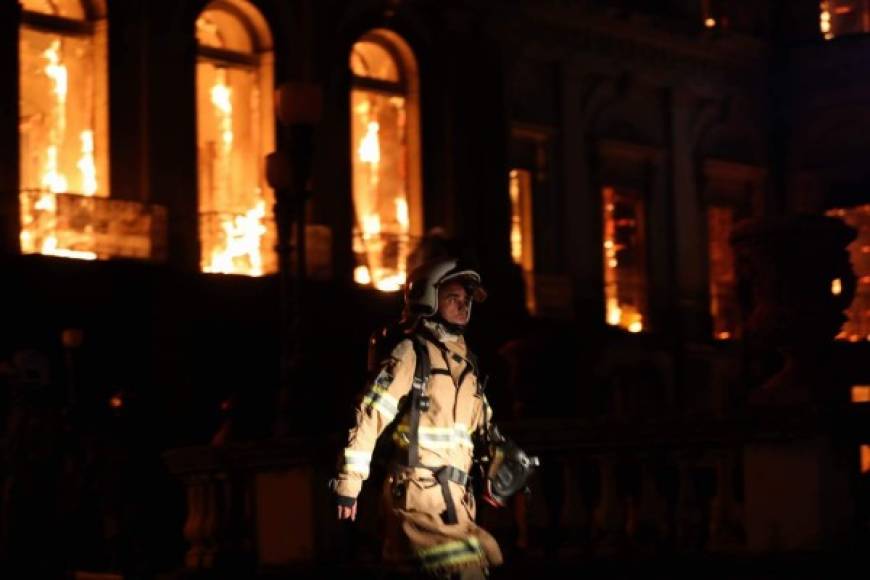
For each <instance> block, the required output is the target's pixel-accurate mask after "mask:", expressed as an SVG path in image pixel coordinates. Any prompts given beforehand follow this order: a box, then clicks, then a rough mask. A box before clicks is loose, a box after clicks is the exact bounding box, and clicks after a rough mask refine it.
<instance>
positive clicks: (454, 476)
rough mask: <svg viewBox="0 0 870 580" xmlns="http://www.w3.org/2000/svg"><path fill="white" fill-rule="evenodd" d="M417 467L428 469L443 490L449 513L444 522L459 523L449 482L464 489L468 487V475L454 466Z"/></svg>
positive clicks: (442, 493)
mask: <svg viewBox="0 0 870 580" xmlns="http://www.w3.org/2000/svg"><path fill="white" fill-rule="evenodd" d="M415 467H420V468H423V469H428V470H429V471H431V472H432V475H433V476H434V477H435V481H437V482H438V486H439V487H440V488H441V496H442V497H443V498H444V506H445V508H446V512H447V513H446V515H445V517H444V522H445V523H447V524H456V523H458V522H459V519H458V518H457V517H456V504H454V503H453V496H452V495H450V484H449V482H451V481H452V482H453V483H458V484H459V485H461V486H462V487H465V486H467V485H468V479H469V476H468V473H466V472H465V471H462V470H461V469H459V468H458V467H454V466H452V465H442V466H441V467H431V466H429V465H417V466H415Z"/></svg>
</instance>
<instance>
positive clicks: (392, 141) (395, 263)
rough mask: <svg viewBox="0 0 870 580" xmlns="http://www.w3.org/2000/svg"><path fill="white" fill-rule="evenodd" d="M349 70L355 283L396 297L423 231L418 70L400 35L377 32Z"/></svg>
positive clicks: (360, 45)
mask: <svg viewBox="0 0 870 580" xmlns="http://www.w3.org/2000/svg"><path fill="white" fill-rule="evenodd" d="M349 65H350V70H351V73H352V89H351V95H350V117H351V134H350V141H351V159H352V172H353V206H354V226H353V252H354V256H355V260H356V267H355V269H354V280H355V281H356V282H357V283H358V284H361V285H366V286H373V287H375V288H377V289H379V290H382V291H396V290H399V289H401V287H402V285H403V284H404V283H405V278H406V275H407V262H408V257H409V255H410V253H411V250H412V244H414V243H415V241H416V240H417V239H418V238H419V236H420V232H421V228H422V223H421V221H422V220H421V216H420V214H421V203H420V166H419V165H420V164H419V129H418V125H419V122H418V104H417V88H416V85H417V78H416V64H415V61H414V57H413V54H412V53H411V50H410V49H409V48H408V46H407V45H406V44H405V43H404V41H402V40H401V39H400V38H399V37H398V36H397V35H395V34H394V33H391V32H389V31H386V30H374V31H371V32H369V33H368V34H366V35H364V36H363V37H362V38H361V39H360V40H359V41H357V42H356V43H355V44H354V45H353V48H352V50H351V54H350V63H349Z"/></svg>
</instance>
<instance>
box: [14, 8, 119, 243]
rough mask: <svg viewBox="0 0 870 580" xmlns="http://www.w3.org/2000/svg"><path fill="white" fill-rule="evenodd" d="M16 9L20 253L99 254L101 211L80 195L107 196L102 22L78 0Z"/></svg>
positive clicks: (102, 235) (104, 35) (102, 233)
mask: <svg viewBox="0 0 870 580" xmlns="http://www.w3.org/2000/svg"><path fill="white" fill-rule="evenodd" d="M21 5H22V16H21V29H20V36H19V87H20V122H19V127H20V128H19V152H20V195H19V199H20V209H21V232H20V241H21V251H22V252H23V253H26V254H34V253H41V254H48V255H55V256H63V257H69V258H82V259H95V258H97V257H104V256H105V255H106V254H107V253H109V252H108V250H106V247H107V244H106V243H105V242H106V240H105V239H104V238H105V237H106V232H105V231H101V229H100V227H99V226H97V227H95V226H94V224H95V222H96V221H97V216H96V214H97V213H98V211H102V210H106V209H107V208H108V207H109V206H108V205H101V204H96V203H95V200H93V199H84V198H94V197H106V196H108V194H109V192H108V184H109V171H108V169H109V168H108V131H107V126H108V90H107V73H106V67H107V64H106V63H107V52H106V46H107V26H106V20H105V18H101V17H100V15H99V14H97V12H98V11H97V10H96V9H95V8H94V7H91V6H90V5H87V6H86V5H85V3H83V2H81V1H79V0H22V1H21ZM112 207H114V206H112ZM94 208H98V209H96V210H95V209H94Z"/></svg>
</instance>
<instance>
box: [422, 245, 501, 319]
mask: <svg viewBox="0 0 870 580" xmlns="http://www.w3.org/2000/svg"><path fill="white" fill-rule="evenodd" d="M450 280H459V281H462V282H463V283H464V284H465V287H466V290H467V291H468V294H469V296H471V298H472V299H473V300H474V301H476V302H483V301H484V300H485V299H486V291H485V290H484V289H483V288H482V287H481V286H480V274H478V273H477V272H476V271H474V270H472V269H471V268H468V267H465V266H464V265H463V264H462V263H461V262H460V261H459V260H456V259H453V258H440V259H436V260H432V261H430V262H426V263H425V264H423V265H421V266H418V267H417V268H415V269H414V270H413V271H412V272H411V274H410V275H409V276H408V282H407V284H405V308H406V311H407V313H408V314H410V315H411V316H414V317H423V318H428V317H430V316H434V315H435V314H436V313H437V312H438V288H439V287H440V286H441V285H442V284H444V283H445V282H447V281H450Z"/></svg>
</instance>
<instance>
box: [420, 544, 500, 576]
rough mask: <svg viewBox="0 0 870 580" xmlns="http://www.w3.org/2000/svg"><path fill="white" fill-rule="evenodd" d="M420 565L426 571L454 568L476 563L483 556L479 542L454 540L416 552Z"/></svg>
mask: <svg viewBox="0 0 870 580" xmlns="http://www.w3.org/2000/svg"><path fill="white" fill-rule="evenodd" d="M417 557H418V558H420V564H421V565H422V566H423V568H426V569H438V568H442V567H445V566H456V565H458V564H466V563H469V562H478V561H480V560H482V559H483V558H484V557H485V556H484V554H483V549H482V548H481V547H480V542H478V540H477V538H474V537H471V538H467V539H465V540H455V541H453V542H447V543H444V544H438V545H437V546H432V547H430V548H421V549H419V550H417Z"/></svg>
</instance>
